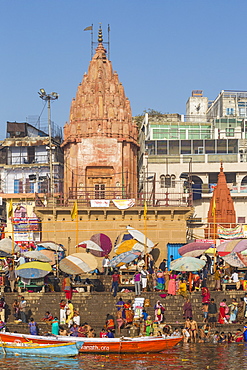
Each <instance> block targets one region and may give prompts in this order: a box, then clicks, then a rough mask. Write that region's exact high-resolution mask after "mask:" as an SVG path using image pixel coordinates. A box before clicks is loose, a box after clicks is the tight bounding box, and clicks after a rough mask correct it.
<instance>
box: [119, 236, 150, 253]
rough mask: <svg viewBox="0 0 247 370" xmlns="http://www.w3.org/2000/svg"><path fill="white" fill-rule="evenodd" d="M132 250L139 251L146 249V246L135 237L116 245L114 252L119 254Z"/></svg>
mask: <svg viewBox="0 0 247 370" xmlns="http://www.w3.org/2000/svg"><path fill="white" fill-rule="evenodd" d="M131 250H136V251H139V252H144V251H145V246H144V245H143V244H141V243H138V241H137V240H135V239H130V240H126V241H125V242H123V243H121V244H118V245H116V247H115V248H114V252H115V253H116V254H117V255H119V254H121V253H124V252H129V251H131Z"/></svg>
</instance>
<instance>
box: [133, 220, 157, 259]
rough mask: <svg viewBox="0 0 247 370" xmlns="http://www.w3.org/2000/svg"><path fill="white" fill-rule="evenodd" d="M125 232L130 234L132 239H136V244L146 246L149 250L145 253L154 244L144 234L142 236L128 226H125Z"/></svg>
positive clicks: (139, 232)
mask: <svg viewBox="0 0 247 370" xmlns="http://www.w3.org/2000/svg"><path fill="white" fill-rule="evenodd" d="M127 230H128V232H129V233H130V235H132V236H133V238H134V239H136V240H137V241H138V242H140V243H142V244H144V245H146V246H147V247H148V248H149V250H148V251H147V252H148V253H149V251H150V250H151V249H152V248H153V247H154V243H153V242H152V240H150V239H148V238H147V237H146V236H145V234H143V233H142V232H141V231H139V230H136V229H134V228H133V227H130V226H127Z"/></svg>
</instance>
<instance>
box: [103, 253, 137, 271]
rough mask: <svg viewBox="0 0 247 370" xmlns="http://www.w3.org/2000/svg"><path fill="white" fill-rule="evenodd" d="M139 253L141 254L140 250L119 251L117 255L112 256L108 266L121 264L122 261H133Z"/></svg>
mask: <svg viewBox="0 0 247 370" xmlns="http://www.w3.org/2000/svg"><path fill="white" fill-rule="evenodd" d="M140 255H141V252H140V251H135V250H132V251H128V252H124V253H121V254H119V255H118V256H116V257H114V258H113V259H112V260H111V261H110V264H109V266H110V267H116V266H118V265H119V264H122V263H123V264H124V263H130V262H132V261H134V260H135V259H136V258H138V257H139V256H140Z"/></svg>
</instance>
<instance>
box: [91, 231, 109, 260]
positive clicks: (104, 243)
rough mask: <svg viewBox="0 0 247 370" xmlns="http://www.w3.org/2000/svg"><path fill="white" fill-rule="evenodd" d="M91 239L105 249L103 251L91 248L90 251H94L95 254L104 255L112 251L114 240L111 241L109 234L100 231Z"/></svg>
mask: <svg viewBox="0 0 247 370" xmlns="http://www.w3.org/2000/svg"><path fill="white" fill-rule="evenodd" d="M90 239H91V240H92V241H93V242H94V243H96V244H97V245H99V246H100V247H101V249H102V250H103V251H102V252H101V251H95V250H90V253H92V254H93V255H94V256H96V257H104V256H107V255H108V254H109V253H110V252H111V250H112V242H111V239H110V238H109V236H107V235H105V234H101V233H99V234H94V235H93V236H92V237H91V238H90Z"/></svg>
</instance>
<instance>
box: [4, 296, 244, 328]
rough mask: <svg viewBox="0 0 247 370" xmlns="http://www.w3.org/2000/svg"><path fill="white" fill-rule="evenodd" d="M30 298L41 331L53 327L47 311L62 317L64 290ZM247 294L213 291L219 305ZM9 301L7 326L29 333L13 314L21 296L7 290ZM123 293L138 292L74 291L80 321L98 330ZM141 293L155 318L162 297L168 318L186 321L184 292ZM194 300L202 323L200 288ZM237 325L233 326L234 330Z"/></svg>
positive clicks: (177, 323) (195, 313)
mask: <svg viewBox="0 0 247 370" xmlns="http://www.w3.org/2000/svg"><path fill="white" fill-rule="evenodd" d="M22 295H23V296H24V297H25V299H26V301H27V317H28V318H30V317H33V318H34V320H35V321H36V322H37V323H38V326H39V329H40V333H41V334H44V333H47V332H49V331H50V324H46V323H44V322H42V318H43V317H44V314H45V312H46V311H50V312H51V313H52V315H53V316H58V317H59V303H60V300H61V299H64V298H65V297H64V293H62V292H61V293H60V292H51V293H28V292H27V293H23V294H22ZM243 296H244V292H243V291H226V292H214V291H212V292H211V298H214V299H215V302H216V304H217V307H219V303H220V301H221V300H222V299H223V298H226V299H227V303H228V304H230V303H231V300H232V298H237V299H238V300H240V297H243ZM4 297H5V300H6V303H7V305H8V309H7V310H6V313H7V327H8V330H10V331H17V332H23V333H28V326H27V325H25V324H22V323H20V324H16V323H15V322H14V317H13V315H12V304H13V302H14V299H18V298H19V296H18V294H17V293H4ZM120 297H122V299H123V300H124V301H127V300H128V299H130V300H131V301H132V302H133V301H134V298H135V294H134V293H133V292H131V293H118V295H117V297H116V298H114V297H113V296H112V294H111V293H110V292H92V293H86V292H85V293H74V294H73V297H72V302H73V304H74V308H75V309H79V312H80V316H81V322H82V323H83V322H85V321H86V322H88V323H89V324H90V325H91V326H92V327H93V328H94V329H95V331H96V333H97V334H98V333H99V332H100V330H101V328H102V327H103V325H104V323H105V318H106V315H107V314H108V313H110V314H115V312H116V308H115V305H116V302H117V301H118V300H119V298H120ZM141 297H143V298H148V299H149V300H150V307H145V309H146V311H147V313H148V314H150V315H151V317H152V319H154V305H155V303H156V302H157V300H160V301H161V302H162V304H163V305H164V307H165V309H166V311H165V314H164V316H165V322H166V323H168V324H171V325H172V326H180V325H183V323H184V318H183V304H184V298H183V297H181V296H166V298H161V297H160V293H159V292H146V293H142V294H141ZM191 303H192V308H193V318H194V319H195V320H196V321H197V322H198V323H199V324H200V323H202V305H201V292H193V293H192V294H191ZM237 327H239V324H237V325H234V326H233V325H223V326H222V325H220V326H219V330H223V328H224V331H227V330H233V328H235V329H236V328H237ZM235 329H234V330H235ZM122 334H124V335H128V331H127V330H124V331H122Z"/></svg>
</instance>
